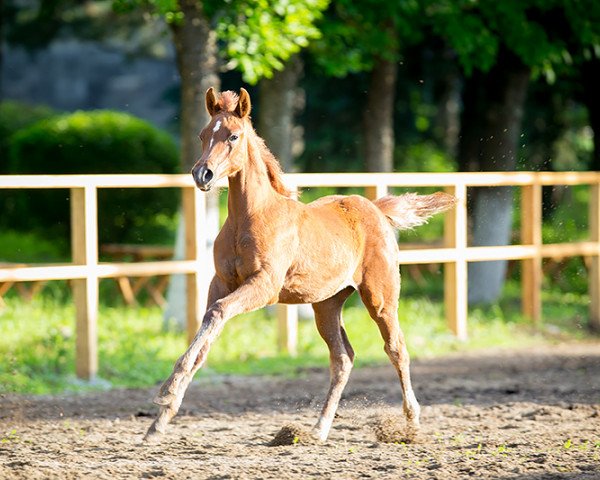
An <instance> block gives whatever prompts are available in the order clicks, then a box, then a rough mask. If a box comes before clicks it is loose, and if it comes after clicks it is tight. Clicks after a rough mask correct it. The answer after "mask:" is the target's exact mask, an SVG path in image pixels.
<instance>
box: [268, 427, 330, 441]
mask: <svg viewBox="0 0 600 480" xmlns="http://www.w3.org/2000/svg"><path fill="white" fill-rule="evenodd" d="M316 443H319V440H318V439H317V438H316V437H315V436H314V435H313V434H312V432H311V431H310V430H308V429H307V428H305V427H303V426H301V425H295V424H292V423H290V424H287V425H284V426H283V427H281V430H279V432H277V435H275V438H273V440H271V441H270V442H269V443H268V445H269V446H270V447H278V446H281V445H296V444H302V445H314V444H316Z"/></svg>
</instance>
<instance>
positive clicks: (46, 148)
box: [0, 111, 179, 243]
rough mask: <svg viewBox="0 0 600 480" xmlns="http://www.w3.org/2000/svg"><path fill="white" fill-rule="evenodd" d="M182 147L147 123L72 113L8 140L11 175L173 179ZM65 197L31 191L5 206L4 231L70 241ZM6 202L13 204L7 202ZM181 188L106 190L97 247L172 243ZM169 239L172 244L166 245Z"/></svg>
mask: <svg viewBox="0 0 600 480" xmlns="http://www.w3.org/2000/svg"><path fill="white" fill-rule="evenodd" d="M178 158H179V155H178V148H177V146H176V144H175V142H174V141H173V139H172V138H171V137H170V136H169V135H168V134H166V133H164V132H162V131H160V130H158V129H157V128H155V127H153V126H152V125H150V124H149V123H147V122H145V121H143V120H140V119H139V118H136V117H133V116H131V115H128V114H125V113H121V112H114V111H91V112H81V111H80V112H75V113H72V114H67V115H59V116H55V117H52V118H48V119H46V120H42V121H40V122H37V123H35V124H33V125H31V126H30V127H28V128H25V129H23V130H21V131H19V132H17V133H16V134H14V135H13V136H12V137H11V141H10V158H9V165H8V170H9V173H11V174H110V173H176V172H177V170H178V164H179V161H178ZM68 196H69V195H68V192H65V191H64V190H63V191H61V190H59V191H52V190H44V191H42V190H40V191H28V192H26V195H13V196H12V200H11V199H6V198H2V199H0V202H1V201H2V200H5V205H1V204H0V209H1V210H0V211H3V212H4V214H3V216H2V217H3V220H2V221H1V223H2V224H4V226H10V228H13V229H21V230H23V229H34V230H40V229H41V230H43V231H44V232H46V233H50V234H60V235H68V231H69V218H70V217H69V215H70V214H69V198H68ZM7 200H8V201H7ZM177 204H178V191H177V190H176V189H103V190H100V191H99V192H98V227H99V240H100V242H101V243H104V242H142V241H150V242H161V241H170V240H171V233H172V232H170V229H171V226H172V225H171V224H172V223H173V222H172V219H173V217H174V214H175V212H176V209H177ZM165 236H167V238H165Z"/></svg>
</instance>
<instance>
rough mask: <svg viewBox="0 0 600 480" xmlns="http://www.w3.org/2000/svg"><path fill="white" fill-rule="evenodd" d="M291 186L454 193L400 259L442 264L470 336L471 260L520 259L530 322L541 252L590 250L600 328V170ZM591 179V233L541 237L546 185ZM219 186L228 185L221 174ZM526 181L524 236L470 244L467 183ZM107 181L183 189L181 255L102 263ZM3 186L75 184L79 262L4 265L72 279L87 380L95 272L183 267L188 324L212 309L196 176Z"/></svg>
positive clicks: (456, 314)
mask: <svg viewBox="0 0 600 480" xmlns="http://www.w3.org/2000/svg"><path fill="white" fill-rule="evenodd" d="M285 183H286V184H287V185H288V187H291V188H292V189H293V190H298V189H301V188H307V187H361V188H364V189H365V196H367V197H368V198H371V199H375V198H379V197H381V196H383V195H385V194H387V192H388V190H389V188H391V187H408V188H416V187H441V188H444V189H445V190H446V191H447V192H448V193H451V194H453V195H455V196H456V197H457V199H458V204H457V206H456V208H455V209H454V210H451V211H449V212H446V214H445V220H444V242H443V246H441V247H440V248H423V249H407V250H404V249H403V250H400V252H399V259H400V263H403V264H423V263H425V264H426V263H442V264H444V304H445V314H446V319H447V322H448V326H449V328H450V329H451V330H452V332H453V333H454V334H455V335H456V336H457V337H459V338H461V339H465V338H467V282H468V279H467V264H468V262H476V261H490V260H520V261H522V263H523V268H522V308H523V312H524V314H525V315H527V316H528V317H530V318H531V319H532V320H533V321H536V322H537V321H540V319H541V284H542V276H543V272H542V259H544V258H566V257H572V256H579V255H581V256H586V257H590V259H591V263H590V271H589V276H590V278H589V293H590V324H591V326H592V327H594V328H596V329H600V263H599V262H600V260H599V259H600V172H483V173H470V172H469V173H344V174H339V173H327V174H308V173H306V174H305V173H302V174H288V175H286V176H285ZM549 185H589V186H590V189H591V193H590V204H589V215H590V217H589V225H590V226H589V229H590V232H589V233H590V238H589V240H587V241H579V242H568V243H558V244H543V243H542V233H541V226H542V186H549ZM218 186H221V187H226V186H227V184H226V181H224V180H222V181H220V182H219V184H218ZM488 186H494V187H496V186H517V187H521V190H522V195H521V205H520V210H521V226H522V227H521V232H520V235H521V237H520V244H519V245H508V246H490V247H488V246H486V247H472V246H468V244H467V206H466V198H467V188H468V187H488ZM101 188H181V189H182V192H183V195H182V202H183V220H184V223H185V255H184V259H183V260H165V261H151V262H137V263H126V262H99V260H98V222H97V191H98V189H101ZM0 189H69V190H70V193H71V251H72V262H71V263H65V264H47V265H41V264H33V265H31V264H29V265H23V264H19V265H7V264H0V283H3V282H22V281H46V280H71V282H72V286H73V297H74V302H75V307H76V333H77V341H76V362H77V363H76V365H77V366H76V369H77V375H78V376H79V377H81V378H86V379H90V378H93V377H94V376H95V375H96V372H97V369H98V354H97V320H98V318H97V317H98V281H99V279H102V278H119V277H126V276H154V275H170V274H185V275H186V283H187V299H188V300H187V331H188V338H190V339H191V338H192V337H193V335H194V334H195V332H196V330H197V329H198V327H199V322H200V320H201V318H202V315H203V312H204V310H205V307H206V305H205V298H206V292H207V290H208V282H209V281H210V278H208V274H207V273H206V272H208V271H210V268H207V266H208V262H212V256H211V253H210V252H209V251H208V247H207V245H209V240H212V239H209V238H208V233H207V229H206V224H207V222H206V219H207V206H206V199H205V194H203V193H202V192H200V191H199V190H197V189H196V188H195V186H194V183H193V181H192V178H191V176H190V175H158V174H157V175H147V174H146V175H23V176H12V175H5V176H0ZM277 317H278V327H279V345H280V348H282V349H284V350H287V351H288V352H290V353H294V352H295V349H296V343H297V342H296V341H297V307H296V306H294V305H291V306H290V305H280V306H278V313H277Z"/></svg>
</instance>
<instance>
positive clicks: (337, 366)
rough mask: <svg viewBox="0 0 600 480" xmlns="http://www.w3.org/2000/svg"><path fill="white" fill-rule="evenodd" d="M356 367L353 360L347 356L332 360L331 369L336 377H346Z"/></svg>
mask: <svg viewBox="0 0 600 480" xmlns="http://www.w3.org/2000/svg"><path fill="white" fill-rule="evenodd" d="M353 366H354V361H353V359H352V358H351V357H350V356H349V355H347V354H343V353H342V354H339V355H335V356H333V357H332V358H331V367H332V370H333V372H332V373H333V375H334V376H341V377H346V376H348V375H350V371H351V370H352V367H353Z"/></svg>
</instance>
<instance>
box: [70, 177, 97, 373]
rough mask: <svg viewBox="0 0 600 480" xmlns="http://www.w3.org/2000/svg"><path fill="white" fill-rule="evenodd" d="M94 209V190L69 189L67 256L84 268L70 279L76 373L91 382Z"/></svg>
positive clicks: (93, 365) (94, 324) (94, 370)
mask: <svg viewBox="0 0 600 480" xmlns="http://www.w3.org/2000/svg"><path fill="white" fill-rule="evenodd" d="M97 217H98V209H97V195H96V187H94V186H86V187H84V188H71V254H72V257H73V263H74V264H76V265H86V266H87V269H86V276H85V278H77V279H74V280H73V281H72V282H73V299H74V302H75V316H76V326H75V331H76V347H75V350H76V353H75V362H76V366H75V369H76V372H77V376H78V377H79V378H83V379H86V380H93V379H94V377H95V376H96V374H97V372H98V275H97V272H96V267H97V266H98V218H97Z"/></svg>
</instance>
